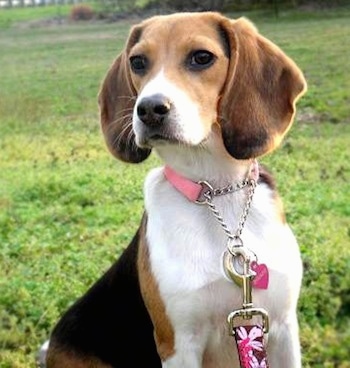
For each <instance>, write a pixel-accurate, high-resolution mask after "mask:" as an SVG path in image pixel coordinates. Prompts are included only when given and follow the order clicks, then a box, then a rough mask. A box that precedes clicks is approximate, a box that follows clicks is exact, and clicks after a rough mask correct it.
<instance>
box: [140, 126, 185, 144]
mask: <svg viewBox="0 0 350 368" xmlns="http://www.w3.org/2000/svg"><path fill="white" fill-rule="evenodd" d="M137 138H138V139H137V145H138V146H140V147H142V148H145V147H148V148H153V147H157V146H160V145H165V144H186V142H184V140H183V139H181V137H179V136H178V135H177V134H175V133H173V132H169V131H166V130H163V131H162V130H159V129H157V130H156V131H151V130H148V131H147V132H143V134H141V135H139V136H138V137H137Z"/></svg>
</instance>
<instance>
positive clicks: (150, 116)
mask: <svg viewBox="0 0 350 368" xmlns="http://www.w3.org/2000/svg"><path fill="white" fill-rule="evenodd" d="M170 108H171V103H170V101H169V100H168V99H167V98H166V97H165V96H163V95H161V94H157V95H153V96H150V97H144V98H143V99H142V100H141V101H140V103H139V104H138V106H137V115H138V117H139V119H140V120H141V121H142V122H143V123H144V124H145V125H147V126H150V127H156V126H158V125H161V124H162V123H163V122H164V120H165V118H166V117H167V115H168V114H169V111H170Z"/></svg>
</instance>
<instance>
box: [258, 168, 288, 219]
mask: <svg viewBox="0 0 350 368" xmlns="http://www.w3.org/2000/svg"><path fill="white" fill-rule="evenodd" d="M258 183H264V184H266V185H267V186H268V187H269V188H270V189H271V190H272V191H273V199H274V200H275V203H276V211H277V214H278V217H279V218H280V220H281V222H282V223H286V222H287V220H286V215H285V213H284V208H283V202H282V199H281V197H280V196H279V194H278V191H277V187H276V180H275V178H274V177H273V175H272V174H271V172H270V171H268V169H267V168H266V167H265V166H264V165H261V164H259V180H258Z"/></svg>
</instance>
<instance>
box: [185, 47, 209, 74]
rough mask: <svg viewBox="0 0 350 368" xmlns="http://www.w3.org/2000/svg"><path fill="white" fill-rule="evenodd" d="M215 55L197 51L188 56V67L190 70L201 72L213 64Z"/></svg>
mask: <svg viewBox="0 0 350 368" xmlns="http://www.w3.org/2000/svg"><path fill="white" fill-rule="evenodd" d="M214 61H215V55H214V54H212V53H211V52H210V51H206V50H197V51H194V52H192V53H191V54H190V56H189V62H188V64H189V67H190V68H191V69H192V70H203V69H206V68H209V67H210V66H211V65H213V64H214Z"/></svg>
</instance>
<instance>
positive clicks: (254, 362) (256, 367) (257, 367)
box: [249, 355, 267, 368]
mask: <svg viewBox="0 0 350 368" xmlns="http://www.w3.org/2000/svg"><path fill="white" fill-rule="evenodd" d="M249 368H267V363H266V358H263V359H262V361H261V362H260V363H259V361H258V359H257V358H256V357H255V356H254V355H253V356H252V357H251V361H250V367H249Z"/></svg>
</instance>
